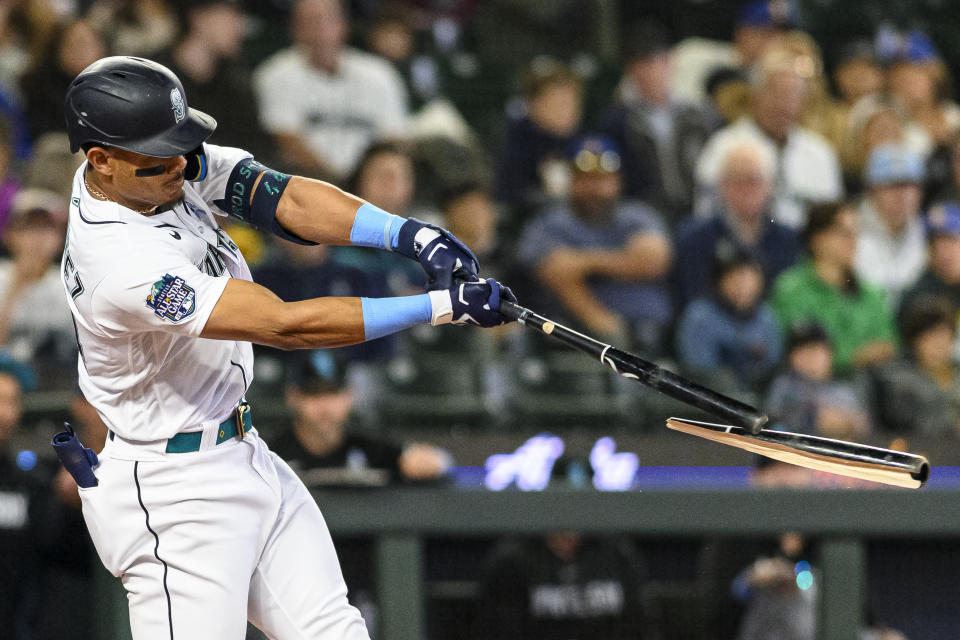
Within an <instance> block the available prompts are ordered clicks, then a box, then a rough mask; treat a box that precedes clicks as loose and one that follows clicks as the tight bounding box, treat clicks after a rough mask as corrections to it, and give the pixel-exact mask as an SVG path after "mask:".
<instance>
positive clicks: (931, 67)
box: [881, 31, 960, 145]
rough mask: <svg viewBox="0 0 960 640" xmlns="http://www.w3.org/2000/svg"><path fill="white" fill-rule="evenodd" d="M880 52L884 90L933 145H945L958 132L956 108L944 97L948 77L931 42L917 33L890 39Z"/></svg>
mask: <svg viewBox="0 0 960 640" xmlns="http://www.w3.org/2000/svg"><path fill="white" fill-rule="evenodd" d="M891 42H892V43H893V46H892V47H891V48H889V49H888V50H881V56H883V57H884V58H885V61H886V62H887V64H888V69H887V87H888V89H889V91H890V93H891V94H893V95H894V96H895V97H897V98H898V99H899V100H900V101H901V102H902V103H903V104H904V106H906V108H907V110H908V111H909V113H910V116H911V118H912V119H913V120H914V121H916V122H917V123H918V124H919V125H920V126H922V127H923V128H924V129H925V130H926V132H927V133H928V134H929V135H930V137H931V139H932V140H933V142H934V145H939V144H943V143H946V142H947V141H948V140H949V139H950V138H951V136H952V135H953V134H954V133H956V132H957V131H958V130H960V107H958V106H957V104H956V103H954V102H953V101H951V100H950V99H949V98H948V93H947V88H948V86H949V82H950V77H949V71H948V70H947V67H946V65H944V64H943V62H942V61H941V60H940V57H939V56H938V54H937V51H936V49H935V48H934V46H933V43H932V42H931V41H930V39H929V38H928V37H927V36H926V34H924V33H922V32H920V31H911V32H908V33H906V34H903V35H902V36H901V37H899V38H893V39H891Z"/></svg>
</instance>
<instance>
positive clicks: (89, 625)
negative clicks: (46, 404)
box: [31, 393, 107, 640]
mask: <svg viewBox="0 0 960 640" xmlns="http://www.w3.org/2000/svg"><path fill="white" fill-rule="evenodd" d="M70 414H71V421H70V423H71V425H72V426H73V427H74V429H75V430H76V431H77V434H78V435H79V437H80V441H81V442H83V444H84V446H86V447H90V448H91V449H93V450H94V451H97V452H99V451H101V450H102V449H103V445H104V442H106V439H107V425H106V424H104V422H103V420H102V419H101V418H100V416H99V414H98V413H97V411H96V409H94V408H93V405H91V404H90V403H89V402H87V401H86V399H85V398H84V397H83V395H81V394H79V393H78V394H77V395H75V396H74V398H73V401H72V402H71V404H70ZM80 508H81V507H80V495H79V493H78V492H77V483H76V482H75V481H74V479H73V476H71V475H70V474H69V473H68V472H67V470H66V469H64V468H63V467H62V466H61V467H59V468H58V469H57V470H56V471H54V473H53V478H52V479H51V482H50V486H48V487H47V488H46V492H45V494H44V495H43V496H42V498H41V499H40V500H39V501H38V506H37V509H36V512H35V513H36V522H37V525H36V544H37V547H38V552H39V562H40V566H39V574H38V581H39V585H40V593H42V594H43V595H42V597H41V607H49V606H53V603H56V607H57V615H55V616H51V615H43V614H42V613H41V615H37V616H35V622H34V623H33V635H32V636H31V638H33V639H35V640H55V639H58V638H67V637H68V638H75V639H76V640H88V639H92V638H94V633H95V631H94V630H95V628H96V625H95V622H94V620H95V619H96V606H97V595H98V594H97V589H96V585H95V579H96V571H97V569H98V566H99V565H98V563H97V561H96V551H95V550H94V546H93V541H91V540H90V535H89V534H88V533H87V527H86V525H85V524H84V522H83V515H82V513H81V510H80Z"/></svg>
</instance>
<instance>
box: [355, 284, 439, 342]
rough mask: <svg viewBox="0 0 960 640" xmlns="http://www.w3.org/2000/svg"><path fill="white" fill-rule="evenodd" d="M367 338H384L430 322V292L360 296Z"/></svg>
mask: <svg viewBox="0 0 960 640" xmlns="http://www.w3.org/2000/svg"><path fill="white" fill-rule="evenodd" d="M360 306H361V308H362V309H363V334H364V339H365V340H373V339H375V338H382V337H383V336H388V335H390V334H391V333H396V332H397V331H402V330H403V329H408V328H410V327H413V326H416V325H418V324H429V323H430V317H431V313H432V309H433V307H432V305H431V303H430V294H427V293H421V294H420V295H418V296H401V297H397V298H360Z"/></svg>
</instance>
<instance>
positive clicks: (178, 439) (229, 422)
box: [167, 413, 253, 453]
mask: <svg viewBox="0 0 960 640" xmlns="http://www.w3.org/2000/svg"><path fill="white" fill-rule="evenodd" d="M247 415H248V416H249V413H248V414H247ZM247 421H249V417H248V418H247V419H246V420H245V422H247ZM245 427H246V428H245V430H249V429H251V428H252V427H253V424H252V423H250V422H248V423H247V424H246V425H245ZM236 435H237V414H236V413H233V414H231V415H230V417H229V418H227V419H226V420H224V421H223V422H221V423H220V429H219V430H218V431H217V444H221V443H223V442H226V441H227V440H229V439H231V438H233V437H234V436H236ZM202 439H203V432H202V431H191V432H190V433H178V434H177V435H175V436H173V437H172V438H170V439H169V440H167V453H192V452H194V451H200V440H202Z"/></svg>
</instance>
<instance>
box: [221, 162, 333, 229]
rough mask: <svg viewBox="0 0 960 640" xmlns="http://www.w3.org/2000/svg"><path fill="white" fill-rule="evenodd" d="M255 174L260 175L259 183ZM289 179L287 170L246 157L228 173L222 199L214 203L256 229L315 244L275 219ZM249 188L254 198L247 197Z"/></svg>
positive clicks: (258, 176)
mask: <svg viewBox="0 0 960 640" xmlns="http://www.w3.org/2000/svg"><path fill="white" fill-rule="evenodd" d="M261 175H262V176H263V177H262V178H260V176H261ZM257 178H260V182H259V184H258V183H257ZM289 183H290V176H289V175H288V174H286V173H281V172H279V171H275V170H273V169H271V168H269V167H267V166H265V165H263V164H260V163H259V162H257V161H256V160H254V159H253V158H246V159H245V160H241V161H240V162H238V163H237V166H236V167H234V168H233V171H232V172H231V173H230V178H229V179H228V180H227V188H226V191H225V192H224V197H223V200H216V201H215V202H214V204H216V205H217V206H218V207H220V209H221V210H223V211H224V212H226V213H227V214H228V215H229V216H231V217H233V218H236V219H238V220H243V221H244V222H246V223H247V224H249V225H250V226H252V227H254V228H256V229H260V230H261V231H269V232H270V233H272V234H274V235H276V236H279V237H281V238H283V239H284V240H289V241H290V242H296V243H297V244H304V245H315V244H317V243H316V242H311V241H309V240H304V239H303V238H301V237H299V236H297V235H294V234H292V233H290V232H289V231H287V230H286V229H284V228H283V227H282V226H280V223H279V222H277V206H278V205H279V204H280V197H281V196H282V195H283V192H284V190H285V189H286V188H287V185H288V184H289ZM254 187H256V190H254ZM251 192H253V198H251V197H250V193H251Z"/></svg>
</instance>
